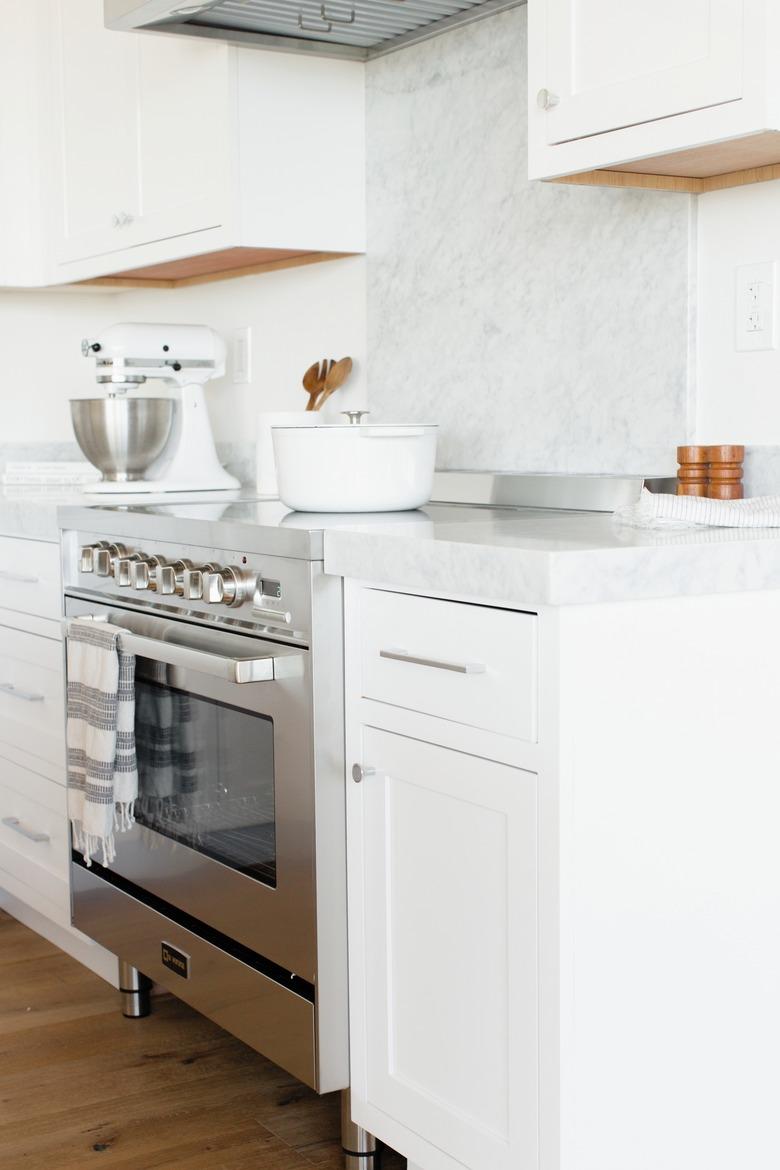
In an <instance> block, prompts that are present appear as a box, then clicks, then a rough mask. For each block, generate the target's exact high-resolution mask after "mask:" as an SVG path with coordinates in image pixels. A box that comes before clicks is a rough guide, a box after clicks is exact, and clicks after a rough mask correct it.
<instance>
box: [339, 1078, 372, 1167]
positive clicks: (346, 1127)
mask: <svg viewBox="0 0 780 1170" xmlns="http://www.w3.org/2000/svg"><path fill="white" fill-rule="evenodd" d="M351 1098H352V1095H351V1093H350V1091H349V1089H342V1090H341V1145H342V1146H343V1148H344V1168H345V1170H376V1167H377V1165H378V1159H377V1157H376V1154H377V1147H376V1138H375V1137H374V1135H373V1134H371V1133H369V1132H368V1131H367V1130H365V1129H362V1128H361V1127H360V1126H359V1125H356V1124H355V1122H354V1121H353V1120H352V1099H351Z"/></svg>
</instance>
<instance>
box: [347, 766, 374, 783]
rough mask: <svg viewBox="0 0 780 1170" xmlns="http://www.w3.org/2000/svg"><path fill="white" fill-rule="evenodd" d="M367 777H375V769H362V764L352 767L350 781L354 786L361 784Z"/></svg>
mask: <svg viewBox="0 0 780 1170" xmlns="http://www.w3.org/2000/svg"><path fill="white" fill-rule="evenodd" d="M369 776H376V768H364V767H363V766H362V764H353V765H352V779H353V780H354V781H355V783H356V784H361V783H362V782H363V781H364V780H367V779H368V777H369Z"/></svg>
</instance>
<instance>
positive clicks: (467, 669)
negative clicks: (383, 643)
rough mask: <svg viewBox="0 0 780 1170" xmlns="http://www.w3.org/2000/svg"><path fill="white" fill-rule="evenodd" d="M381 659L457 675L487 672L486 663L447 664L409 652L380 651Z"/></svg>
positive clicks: (443, 661)
mask: <svg viewBox="0 0 780 1170" xmlns="http://www.w3.org/2000/svg"><path fill="white" fill-rule="evenodd" d="M379 657H380V658H389V659H390V660H391V662H410V663H412V665H414V666H430V667H433V669H434V670H451V671H453V672H454V673H455V674H484V673H485V671H486V670H487V667H486V666H485V664H484V662H447V661H446V659H444V658H420V657H418V656H417V655H415V654H410V653H409V652H408V651H407V650H380V651H379Z"/></svg>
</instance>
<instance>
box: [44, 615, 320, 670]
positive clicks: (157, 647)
mask: <svg viewBox="0 0 780 1170" xmlns="http://www.w3.org/2000/svg"><path fill="white" fill-rule="evenodd" d="M74 620H78V619H74ZM81 620H82V621H83V620H84V619H83V618H82V619H81ZM62 625H63V630H64V633H65V637H66V638H67V637H68V635H69V633H70V626H71V619H66V620H65V621H64V622H63V623H62ZM119 637H120V641H121V644H122V649H123V650H124V651H125V653H126V654H136V655H138V656H139V657H140V658H149V659H151V660H152V661H153V662H164V663H165V664H166V666H180V667H181V668H182V670H192V671H195V673H196V674H208V675H211V676H212V677H214V678H220V679H226V680H227V681H228V682H232V683H256V682H273V680H274V679H278V678H289V677H290V675H291V674H293V673H294V672H295V671H294V664H295V663H297V662H298V660H299V659H300V653H297V652H295V651H289V650H285V652H284V653H283V654H279V655H278V656H277V655H275V654H269V655H264V656H263V657H258V658H226V657H225V656H224V655H222V654H212V653H211V652H210V651H209V650H198V649H195V647H193V646H182V645H181V644H180V643H179V642H163V641H162V640H161V639H159V638H149V637H147V636H146V635H144V634H133V633H132V632H131V631H130V630H124V629H123V630H122V631H121V633H120V635H119Z"/></svg>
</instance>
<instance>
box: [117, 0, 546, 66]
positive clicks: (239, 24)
mask: <svg viewBox="0 0 780 1170" xmlns="http://www.w3.org/2000/svg"><path fill="white" fill-rule="evenodd" d="M524 3H525V0H325V2H324V3H323V2H322V0H208V2H201V3H197V2H195V0H192V2H191V3H188V2H187V0H104V12H105V22H106V27H107V28H113V29H119V30H124V31H137V30H146V31H149V32H167V33H175V34H178V35H187V36H199V37H211V38H213V39H216V40H221V41H230V42H231V43H233V44H239V45H247V46H255V47H257V48H263V49H280V50H282V51H283V52H288V53H319V54H320V55H325V56H329V57H348V58H352V59H354V60H358V61H367V60H370V59H371V58H372V57H378V56H381V55H382V54H384V53H390V52H393V51H394V50H396V49H402V48H405V47H406V46H408V45H412V44H416V43H417V42H418V41H421V40H425V39H426V38H428V37H431V36H436V35H437V34H438V33H442V32H446V31H447V30H448V29H451V28H454V27H455V26H456V25H460V24H465V23H468V22H469V21H473V20H480V19H482V18H483V17H486V16H492V15H494V14H495V13H497V12H504V11H506V10H507V9H509V8H517V7H519V6H520V5H521V4H524Z"/></svg>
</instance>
